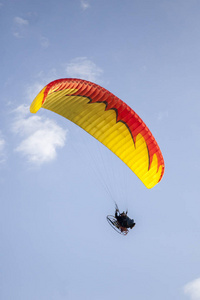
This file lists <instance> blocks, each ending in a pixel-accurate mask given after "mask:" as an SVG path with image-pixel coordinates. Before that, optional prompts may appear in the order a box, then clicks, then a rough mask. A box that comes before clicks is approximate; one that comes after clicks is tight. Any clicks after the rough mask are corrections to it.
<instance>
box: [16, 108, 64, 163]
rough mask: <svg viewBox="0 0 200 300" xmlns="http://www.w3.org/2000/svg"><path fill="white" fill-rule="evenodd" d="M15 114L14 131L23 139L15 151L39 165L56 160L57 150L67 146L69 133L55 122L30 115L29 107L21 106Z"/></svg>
mask: <svg viewBox="0 0 200 300" xmlns="http://www.w3.org/2000/svg"><path fill="white" fill-rule="evenodd" d="M15 113H16V116H17V117H16V120H15V122H14V123H13V127H12V130H13V132H14V133H15V134H16V135H18V136H19V137H20V139H21V141H20V143H19V145H18V146H17V147H16V149H15V150H16V151H17V152H20V153H21V154H22V155H23V156H24V157H26V159H27V160H28V161H29V162H31V163H33V164H37V165H41V164H42V163H44V162H48V161H51V160H53V159H55V158H56V151H57V148H60V147H63V146H64V145H65V140H66V133H67V131H66V130H64V129H62V128H61V127H60V126H58V125H57V124H56V123H55V122H54V121H53V120H50V119H48V118H43V117H40V116H36V115H30V113H29V107H27V106H24V105H21V106H19V107H18V108H17V109H16V110H15Z"/></svg>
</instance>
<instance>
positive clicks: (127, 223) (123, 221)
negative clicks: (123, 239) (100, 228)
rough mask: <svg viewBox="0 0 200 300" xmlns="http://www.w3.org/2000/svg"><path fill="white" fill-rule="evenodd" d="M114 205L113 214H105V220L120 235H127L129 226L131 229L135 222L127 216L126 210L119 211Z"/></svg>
mask: <svg viewBox="0 0 200 300" xmlns="http://www.w3.org/2000/svg"><path fill="white" fill-rule="evenodd" d="M115 205H116V208H115V216H110V215H108V216H107V221H108V223H109V224H110V225H111V227H113V228H114V229H115V230H116V231H117V232H118V233H120V234H122V235H127V233H128V232H129V228H130V229H132V228H133V227H134V226H135V225H136V223H135V222H134V220H133V219H130V218H129V217H128V216H127V213H128V211H126V212H124V211H123V212H122V213H120V211H119V208H118V206H117V204H115Z"/></svg>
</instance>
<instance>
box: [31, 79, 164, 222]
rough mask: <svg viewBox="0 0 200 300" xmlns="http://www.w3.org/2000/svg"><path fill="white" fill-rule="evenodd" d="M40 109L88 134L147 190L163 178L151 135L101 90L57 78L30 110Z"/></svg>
mask: <svg viewBox="0 0 200 300" xmlns="http://www.w3.org/2000/svg"><path fill="white" fill-rule="evenodd" d="M41 107H42V108H45V109H48V110H51V111H53V112H55V113H57V114H59V115H61V116H63V117H65V118H66V119H68V120H70V121H72V122H73V123H75V124H77V125H78V126H80V127H81V128H82V129H84V130H85V131H87V132H88V133H89V134H90V135H92V136H93V137H94V138H96V139H97V140H98V141H100V142H101V143H102V144H103V145H105V146H106V147H107V148H108V149H110V150H111V151H112V152H113V153H114V154H116V155H117V156H118V157H119V158H120V159H121V160H122V161H123V162H124V163H125V164H126V165H127V166H128V167H129V168H130V169H131V170H132V171H133V172H134V173H135V174H136V175H137V177H138V178H139V179H140V180H141V181H142V182H143V184H144V185H145V186H146V187H147V188H149V189H150V188H152V187H154V186H155V185H156V184H157V183H158V182H159V181H160V180H161V179H162V177H163V174H164V160H163V156H162V153H161V150H160V148H159V146H158V144H157V142H156V140H155V138H154V137H153V135H152V133H151V132H150V130H149V129H148V127H147V126H146V125H145V123H144V122H143V121H142V119H141V118H140V117H139V116H138V115H137V114H136V113H135V112H134V111H133V109H131V108H130V107H129V106H128V105H127V104H126V103H125V102H123V101H122V100H120V99H119V98H118V97H116V96H115V95H113V94H112V93H111V92H109V91H108V90H106V89H104V88H103V87H101V86H99V85H97V84H95V83H92V82H89V81H86V80H81V79H72V78H64V79H58V80H55V81H53V82H50V83H49V84H47V85H46V86H45V87H44V88H43V89H42V90H41V91H40V93H39V94H38V95H37V97H36V98H35V99H34V101H33V102H32V104H31V107H30V111H31V112H32V113H36V112H37V111H38V110H39V109H40V108H41ZM115 219H116V217H115ZM117 222H118V223H119V221H117ZM122 227H123V226H122Z"/></svg>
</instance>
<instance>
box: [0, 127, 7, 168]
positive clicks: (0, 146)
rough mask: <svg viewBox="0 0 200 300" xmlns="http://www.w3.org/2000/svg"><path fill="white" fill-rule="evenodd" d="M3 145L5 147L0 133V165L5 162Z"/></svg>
mask: <svg viewBox="0 0 200 300" xmlns="http://www.w3.org/2000/svg"><path fill="white" fill-rule="evenodd" d="M5 145H6V142H5V139H4V138H3V135H2V133H1V131H0V164H1V163H3V162H4V161H5V160H6V155H5Z"/></svg>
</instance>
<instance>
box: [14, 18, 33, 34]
mask: <svg viewBox="0 0 200 300" xmlns="http://www.w3.org/2000/svg"><path fill="white" fill-rule="evenodd" d="M28 25H29V21H28V20H26V19H23V18H20V17H15V18H14V29H13V35H14V36H15V37H16V38H23V37H24V35H25V29H26V27H27V26H28Z"/></svg>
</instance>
